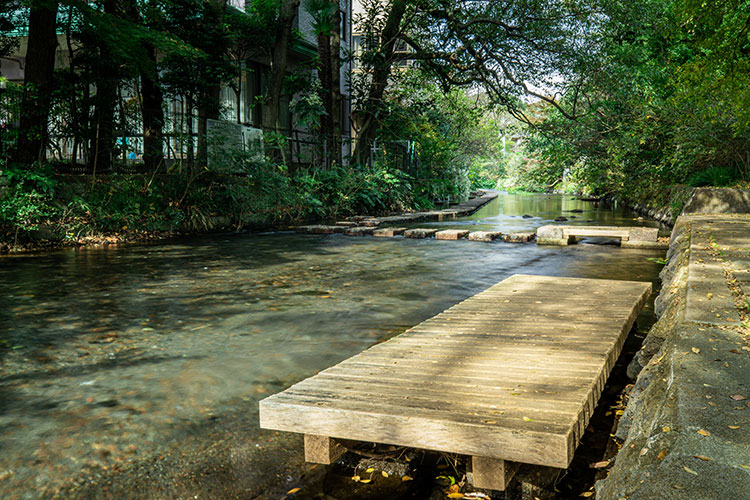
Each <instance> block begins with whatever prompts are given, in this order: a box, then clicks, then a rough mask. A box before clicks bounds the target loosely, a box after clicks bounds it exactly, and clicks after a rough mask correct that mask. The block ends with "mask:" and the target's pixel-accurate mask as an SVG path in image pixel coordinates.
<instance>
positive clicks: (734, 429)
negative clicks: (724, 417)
mask: <svg viewBox="0 0 750 500" xmlns="http://www.w3.org/2000/svg"><path fill="white" fill-rule="evenodd" d="M727 427H729V428H730V429H732V430H733V431H736V430H737V429H739V428H740V426H739V425H727Z"/></svg>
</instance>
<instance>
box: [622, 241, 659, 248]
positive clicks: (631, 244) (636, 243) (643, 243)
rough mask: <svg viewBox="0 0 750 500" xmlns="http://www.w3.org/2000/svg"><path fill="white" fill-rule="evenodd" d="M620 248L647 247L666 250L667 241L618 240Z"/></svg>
mask: <svg viewBox="0 0 750 500" xmlns="http://www.w3.org/2000/svg"><path fill="white" fill-rule="evenodd" d="M620 246H621V247H622V248H649V249H653V250H666V249H668V248H669V242H668V241H630V240H622V241H620Z"/></svg>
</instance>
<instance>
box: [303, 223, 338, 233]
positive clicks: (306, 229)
mask: <svg viewBox="0 0 750 500" xmlns="http://www.w3.org/2000/svg"><path fill="white" fill-rule="evenodd" d="M294 230H295V231H297V232H298V233H308V234H340V233H343V232H344V231H345V230H346V228H345V227H344V226H324V225H320V224H316V225H312V226H297V227H296V228H294Z"/></svg>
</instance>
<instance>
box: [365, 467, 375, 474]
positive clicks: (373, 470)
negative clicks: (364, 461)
mask: <svg viewBox="0 0 750 500" xmlns="http://www.w3.org/2000/svg"><path fill="white" fill-rule="evenodd" d="M365 472H366V473H368V474H369V473H370V472H375V469H374V468H372V467H370V468H369V469H367V470H366V471H365Z"/></svg>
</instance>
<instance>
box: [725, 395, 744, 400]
mask: <svg viewBox="0 0 750 500" xmlns="http://www.w3.org/2000/svg"><path fill="white" fill-rule="evenodd" d="M729 397H730V398H732V399H734V400H735V401H744V400H745V399H747V398H746V397H745V396H741V395H739V394H735V395H734V396H729Z"/></svg>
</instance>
